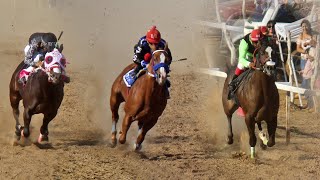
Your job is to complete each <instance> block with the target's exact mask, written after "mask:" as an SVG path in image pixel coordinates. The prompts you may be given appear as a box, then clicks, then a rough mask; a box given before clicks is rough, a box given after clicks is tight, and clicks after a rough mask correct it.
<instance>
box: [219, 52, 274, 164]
mask: <svg viewBox="0 0 320 180" xmlns="http://www.w3.org/2000/svg"><path fill="white" fill-rule="evenodd" d="M265 58H268V56H267V54H266V53H264V54H263V55H262V56H260V58H259V59H262V60H261V61H260V62H265V60H264V59H265ZM233 73H234V72H233V71H232V72H230V73H228V76H227V78H226V80H225V83H224V87H223V93H222V103H223V108H224V112H225V114H226V115H227V118H228V144H232V143H233V133H232V122H231V119H232V114H233V113H234V112H235V111H236V110H237V109H238V107H239V106H240V107H242V109H243V111H244V113H245V122H246V125H247V128H248V132H249V136H250V139H249V144H250V146H251V157H252V158H253V157H254V156H255V145H256V142H257V138H256V135H255V124H256V123H257V125H258V128H259V130H260V133H259V137H260V138H261V139H262V140H263V141H261V147H263V148H266V145H267V146H269V147H272V146H273V145H275V132H276V128H277V117H278V110H279V93H278V89H277V87H276V85H275V80H274V78H273V77H272V76H270V75H267V74H266V73H264V72H263V71H260V70H258V69H256V70H247V72H244V73H248V75H247V76H246V77H244V78H243V80H242V82H241V83H240V84H239V86H238V89H237V91H236V93H235V95H236V98H237V102H238V103H236V101H235V100H234V99H231V100H228V87H229V86H228V84H229V82H230V81H231V78H232V74H233ZM263 120H264V121H265V122H266V123H267V129H268V134H269V141H267V139H266V137H265V135H264V134H262V127H261V121H263Z"/></svg>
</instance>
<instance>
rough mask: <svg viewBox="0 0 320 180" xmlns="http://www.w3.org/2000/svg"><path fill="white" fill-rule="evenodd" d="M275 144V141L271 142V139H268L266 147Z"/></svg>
mask: <svg viewBox="0 0 320 180" xmlns="http://www.w3.org/2000/svg"><path fill="white" fill-rule="evenodd" d="M275 144H276V143H275V142H274V141H273V142H272V141H268V144H267V145H268V147H272V146H274V145H275Z"/></svg>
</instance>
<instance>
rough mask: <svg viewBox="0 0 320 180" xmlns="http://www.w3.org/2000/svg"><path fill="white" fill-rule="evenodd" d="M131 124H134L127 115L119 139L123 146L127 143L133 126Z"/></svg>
mask: <svg viewBox="0 0 320 180" xmlns="http://www.w3.org/2000/svg"><path fill="white" fill-rule="evenodd" d="M131 123H132V117H131V116H129V115H128V114H126V115H125V117H124V119H123V122H122V129H121V135H120V138H119V142H120V143H121V144H124V143H125V142H126V138H127V132H128V130H129V128H130V126H131Z"/></svg>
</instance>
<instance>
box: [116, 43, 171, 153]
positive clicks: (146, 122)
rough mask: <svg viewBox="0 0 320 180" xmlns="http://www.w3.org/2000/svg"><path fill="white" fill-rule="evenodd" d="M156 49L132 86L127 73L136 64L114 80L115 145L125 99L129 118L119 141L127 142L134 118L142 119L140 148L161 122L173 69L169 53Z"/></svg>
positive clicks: (139, 138)
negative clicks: (166, 83)
mask: <svg viewBox="0 0 320 180" xmlns="http://www.w3.org/2000/svg"><path fill="white" fill-rule="evenodd" d="M168 51H169V49H168V48H167V47H166V48H165V49H164V50H156V51H154V52H153V55H152V58H151V60H150V63H149V65H148V66H147V72H146V73H145V74H143V75H141V77H139V78H138V79H137V80H136V82H135V83H134V84H133V86H132V87H131V88H130V89H129V88H128V87H127V86H126V85H125V83H124V81H123V75H124V74H125V73H127V72H128V71H129V70H131V69H132V68H134V67H135V64H130V65H129V66H127V67H126V68H125V69H124V70H123V71H122V72H121V73H120V75H119V76H118V77H117V78H116V80H115V81H114V83H113V85H112V88H111V96H110V107H111V112H112V137H111V139H112V144H113V145H114V146H115V145H116V143H117V129H116V126H117V122H118V119H119V114H118V110H119V106H120V104H121V103H122V102H124V101H125V106H124V111H125V117H124V118H123V121H122V129H121V132H120V138H119V142H120V143H121V144H124V143H125V142H126V136H127V131H128V130H129V127H130V125H131V123H132V122H133V121H138V126H139V131H138V138H137V140H136V142H135V150H140V149H141V147H142V145H141V144H142V142H143V140H144V138H145V135H146V134H147V132H148V131H149V130H150V129H151V128H152V127H153V126H154V125H155V124H156V123H157V121H158V118H159V117H160V116H161V114H162V112H163V111H164V109H165V107H166V105H167V98H166V95H165V91H166V89H165V88H166V87H165V82H166V80H167V73H168V71H169V67H168V64H169V61H170V58H168V53H167V52H168Z"/></svg>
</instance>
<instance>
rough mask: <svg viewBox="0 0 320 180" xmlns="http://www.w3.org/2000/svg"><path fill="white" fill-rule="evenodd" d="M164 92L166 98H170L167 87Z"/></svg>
mask: <svg viewBox="0 0 320 180" xmlns="http://www.w3.org/2000/svg"><path fill="white" fill-rule="evenodd" d="M165 94H166V98H167V99H170V98H171V96H170V91H169V88H168V87H166V91H165Z"/></svg>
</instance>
